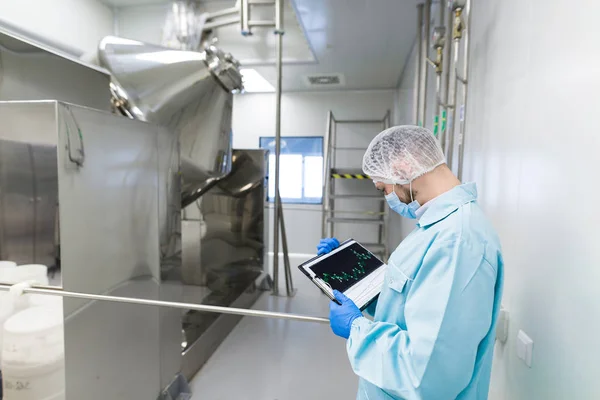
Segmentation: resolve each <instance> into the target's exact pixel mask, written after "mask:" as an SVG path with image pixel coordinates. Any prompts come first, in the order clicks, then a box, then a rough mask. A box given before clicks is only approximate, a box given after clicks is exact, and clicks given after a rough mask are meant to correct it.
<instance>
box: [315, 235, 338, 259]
mask: <svg viewBox="0 0 600 400" xmlns="http://www.w3.org/2000/svg"><path fill="white" fill-rule="evenodd" d="M338 247H340V242H339V241H338V240H337V239H336V238H325V239H321V241H320V242H319V245H318V246H317V255H319V256H322V255H323V254H327V253H329V252H331V251H332V250H335V249H337V248H338Z"/></svg>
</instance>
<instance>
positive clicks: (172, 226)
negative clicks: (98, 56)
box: [0, 101, 181, 400]
mask: <svg viewBox="0 0 600 400" xmlns="http://www.w3.org/2000/svg"><path fill="white" fill-rule="evenodd" d="M0 120H2V124H1V125H0V137H1V140H0V144H1V145H2V151H3V152H4V151H8V150H10V148H9V149H8V150H7V147H6V146H7V145H11V146H12V145H14V144H15V143H16V144H19V145H24V146H25V149H29V150H27V151H28V152H29V154H33V155H34V157H29V158H27V157H25V158H23V160H25V161H23V160H21V161H23V162H24V163H25V165H19V167H20V168H23V169H24V170H25V171H35V174H34V173H33V172H28V174H27V176H22V175H19V172H18V171H17V170H16V169H15V168H14V167H12V165H11V169H7V168H5V162H4V161H3V164H2V173H3V174H2V179H3V181H7V182H16V181H17V180H18V179H19V178H27V179H26V180H25V181H23V182H25V183H27V184H23V185H22V186H23V188H25V189H20V187H17V186H15V185H10V187H12V188H15V189H14V190H12V192H18V190H21V191H23V192H24V193H25V195H26V196H31V195H32V192H33V191H34V190H33V189H30V188H31V187H35V186H37V187H45V188H47V189H48V190H47V191H46V192H45V193H46V198H48V201H42V200H40V201H38V202H37V203H40V204H41V205H40V206H38V207H37V208H36V207H33V206H29V208H27V209H25V210H20V209H16V208H14V207H15V206H17V204H18V203H17V202H16V201H15V202H11V203H7V202H4V201H3V204H2V206H3V209H2V212H3V213H2V221H1V223H0V226H2V227H3V231H6V229H5V228H6V227H10V226H11V224H10V223H9V222H10V221H8V220H7V219H6V216H10V215H14V214H15V212H21V213H22V214H23V215H27V218H28V219H30V220H32V221H33V223H32V224H30V225H29V226H30V227H31V228H29V230H28V231H27V232H26V234H25V235H24V236H23V237H25V238H26V241H27V242H29V243H33V245H31V244H30V245H29V246H31V247H39V246H38V245H37V243H38V241H40V240H41V243H42V244H44V246H46V245H47V244H46V241H47V238H48V237H49V235H48V234H49V232H54V229H55V227H56V220H55V219H54V218H50V216H51V214H52V213H51V212H49V213H47V214H43V215H38V214H36V211H40V210H52V207H51V204H52V202H51V201H50V197H51V196H52V193H55V194H56V193H58V200H59V201H58V206H59V216H60V224H59V225H60V230H59V232H60V261H61V269H62V279H63V287H64V289H65V290H72V291H80V292H86V293H94V294H110V295H113V296H125V297H135V298H143V299H154V300H164V299H173V298H177V296H176V295H173V293H177V292H178V286H177V284H174V285H172V286H171V287H170V289H168V288H165V290H163V289H162V288H161V275H164V276H169V275H171V274H175V275H176V271H177V270H178V269H179V266H178V258H177V257H178V255H177V253H178V250H177V240H176V239H173V236H177V234H178V232H177V230H178V224H177V222H173V221H171V222H169V220H168V218H167V216H168V215H169V209H170V212H171V214H172V215H171V216H172V217H174V216H175V215H176V214H177V219H178V218H179V215H178V213H179V210H178V206H179V186H178V178H177V175H178V156H177V152H176V151H177V145H176V141H174V140H173V139H172V138H173V135H171V134H170V133H169V132H168V131H166V130H164V129H163V128H159V127H157V126H154V125H149V124H146V123H142V122H136V121H131V120H129V119H126V118H121V117H116V116H113V115H110V114H107V113H103V112H99V111H94V110H91V109H87V108H82V107H77V106H71V105H67V104H63V103H57V102H52V101H48V102H7V103H0ZM16 138H18V139H19V140H18V142H17V141H16V140H15V139H16ZM159 138H160V140H159ZM159 143H160V148H161V152H160V155H159ZM27 146H29V147H27ZM25 149H24V150H22V152H24V151H25ZM56 149H58V152H56ZM50 150H52V151H50ZM57 154H58V156H57ZM3 160H4V158H3ZM7 160H11V159H7ZM38 160H39V161H43V163H39V165H40V168H41V167H42V166H44V167H46V168H47V169H48V171H52V170H53V171H57V175H52V172H47V173H46V172H44V173H42V172H40V171H39V168H38V166H37V164H36V163H35V162H34V161H38ZM52 162H54V164H53V165H52ZM53 190H54V191H55V192H53ZM3 193H4V191H3ZM159 193H160V200H159ZM167 193H175V194H176V197H169V196H168V194H167ZM19 196H23V195H19ZM42 197H43V196H42ZM3 198H4V196H3ZM54 204H56V203H54ZM9 206H10V208H8V207H9ZM32 215H33V216H32ZM55 216H56V213H54V217H55ZM159 216H160V217H161V220H160V221H159V218H158V217H159ZM161 239H162V240H161ZM169 240H170V241H169ZM159 243H160V244H162V246H159ZM27 261H29V260H27ZM29 262H31V261H29ZM161 272H162V273H163V274H161ZM179 293H180V290H179ZM64 309H65V369H66V398H67V399H69V400H70V399H82V398H87V399H98V400H100V399H106V398H113V399H133V400H135V399H140V400H146V399H155V398H156V397H157V396H158V394H159V393H160V390H161V389H162V387H164V386H165V385H166V384H167V383H168V382H169V381H170V380H172V379H173V377H174V375H175V373H176V372H178V370H179V367H180V361H181V350H180V347H179V346H180V343H181V325H180V324H181V322H180V315H181V314H180V313H177V312H175V313H173V312H168V311H164V310H159V309H157V308H153V307H144V306H138V305H131V304H115V303H106V302H98V301H87V300H81V299H65V301H64ZM175 314H177V317H176V318H174V315H175ZM167 321H171V322H168V323H169V324H170V325H167V326H165V327H162V326H161V324H162V323H165V322H167ZM173 321H174V322H173ZM175 331H176V332H178V334H174V332H175ZM174 335H175V336H177V337H175V336H174ZM169 341H171V342H169ZM173 342H174V343H175V344H173ZM169 346H170V347H169ZM173 347H175V348H176V349H175V351H172V350H170V349H172V348H173ZM165 358H167V359H165Z"/></svg>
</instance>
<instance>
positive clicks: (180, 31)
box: [162, 0, 208, 51]
mask: <svg viewBox="0 0 600 400" xmlns="http://www.w3.org/2000/svg"><path fill="white" fill-rule="evenodd" d="M207 18H208V13H205V12H201V11H200V5H199V3H198V2H197V1H193V0H177V1H174V2H172V3H171V9H170V10H169V13H168V14H167V19H166V21H165V26H164V28H163V37H162V45H163V46H165V47H170V48H172V49H179V50H192V51H195V50H199V49H200V48H201V44H202V42H203V41H204V39H205V38H204V35H203V30H204V25H205V24H206V20H207Z"/></svg>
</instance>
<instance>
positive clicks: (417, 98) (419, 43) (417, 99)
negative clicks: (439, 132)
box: [414, 4, 424, 125]
mask: <svg viewBox="0 0 600 400" xmlns="http://www.w3.org/2000/svg"><path fill="white" fill-rule="evenodd" d="M423 7H424V4H418V5H417V39H416V42H415V47H416V54H415V60H416V66H415V71H416V72H415V92H414V113H415V114H414V121H415V125H419V116H420V115H421V112H420V106H421V72H422V70H421V63H422V62H423V58H422V54H423Z"/></svg>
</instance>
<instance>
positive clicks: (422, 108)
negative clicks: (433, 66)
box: [418, 0, 431, 126]
mask: <svg viewBox="0 0 600 400" xmlns="http://www.w3.org/2000/svg"><path fill="white" fill-rule="evenodd" d="M430 30H431V0H426V1H425V6H424V10H423V31H422V33H421V40H422V42H423V43H422V44H421V52H422V53H421V54H420V55H419V57H420V58H421V61H420V63H419V66H420V68H421V73H420V75H419V76H420V82H419V90H420V92H421V94H420V96H419V99H420V104H419V121H418V125H419V126H425V125H426V121H425V116H426V115H427V77H428V73H429V68H428V67H427V54H428V53H429V34H430Z"/></svg>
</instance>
